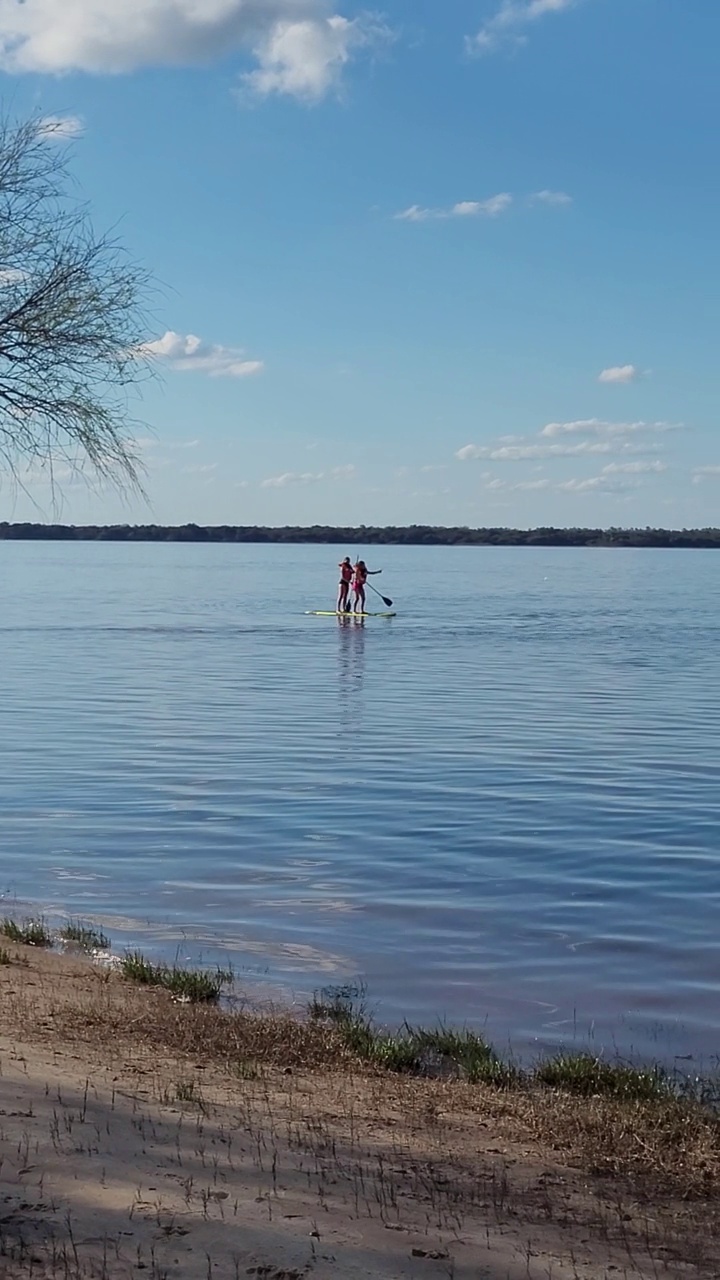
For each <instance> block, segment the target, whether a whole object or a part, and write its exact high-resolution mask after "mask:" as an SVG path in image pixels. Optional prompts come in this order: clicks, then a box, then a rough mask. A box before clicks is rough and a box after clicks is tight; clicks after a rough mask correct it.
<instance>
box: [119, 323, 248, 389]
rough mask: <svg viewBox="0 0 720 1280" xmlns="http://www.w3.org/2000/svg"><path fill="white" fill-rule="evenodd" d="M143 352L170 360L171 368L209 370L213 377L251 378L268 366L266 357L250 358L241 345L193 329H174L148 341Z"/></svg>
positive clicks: (197, 371)
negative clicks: (206, 338) (218, 340)
mask: <svg viewBox="0 0 720 1280" xmlns="http://www.w3.org/2000/svg"><path fill="white" fill-rule="evenodd" d="M139 354H140V355H143V356H151V357H152V358H153V359H155V360H166V361H167V362H168V364H169V365H170V368H171V369H179V370H180V371H181V372H189V371H194V372H196V373H206V374H208V376H209V377H211V378H248V377H251V376H252V375H253V374H255V373H261V372H262V370H263V368H264V365H263V362H262V360H246V359H245V357H244V352H243V351H242V350H241V349H240V348H239V347H222V346H216V345H213V344H211V343H208V342H203V340H202V338H198V337H196V336H195V334H193V333H188V334H182V333H175V332H174V331H173V330H172V329H168V331H167V333H165V334H163V336H162V338H157V339H156V340H155V341H154V342H146V343H145V345H144V346H142V347H140V348H139Z"/></svg>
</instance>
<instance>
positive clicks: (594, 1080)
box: [533, 1053, 673, 1102]
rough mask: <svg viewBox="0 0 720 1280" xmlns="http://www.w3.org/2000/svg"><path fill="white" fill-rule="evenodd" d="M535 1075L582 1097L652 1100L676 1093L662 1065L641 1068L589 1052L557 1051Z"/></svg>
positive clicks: (540, 1080) (554, 1086)
mask: <svg viewBox="0 0 720 1280" xmlns="http://www.w3.org/2000/svg"><path fill="white" fill-rule="evenodd" d="M533 1078H534V1079H535V1080H536V1081H537V1082H538V1084H544V1085H547V1086H548V1087H549V1088H551V1089H559V1090H561V1091H562V1092H563V1093H573V1094H577V1095H579V1096H580V1097H583V1098H592V1097H605V1098H618V1099H619V1100H621V1101H623V1102H649V1101H652V1100H655V1099H661V1098H667V1097H669V1096H671V1094H672V1093H673V1088H672V1084H671V1082H670V1080H669V1079H668V1077H667V1076H666V1074H665V1073H664V1072H663V1071H662V1069H661V1068H660V1067H653V1068H652V1069H650V1070H642V1069H640V1068H638V1067H632V1066H628V1065H627V1064H626V1063H623V1062H604V1061H603V1060H602V1059H601V1058H594V1057H593V1056H592V1055H591V1054H588V1053H569V1054H558V1056H557V1057H555V1058H549V1059H548V1060H547V1061H545V1062H540V1063H539V1064H538V1065H537V1066H536V1068H535V1070H534V1072H533Z"/></svg>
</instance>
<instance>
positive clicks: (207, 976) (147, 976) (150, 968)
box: [120, 951, 233, 1004]
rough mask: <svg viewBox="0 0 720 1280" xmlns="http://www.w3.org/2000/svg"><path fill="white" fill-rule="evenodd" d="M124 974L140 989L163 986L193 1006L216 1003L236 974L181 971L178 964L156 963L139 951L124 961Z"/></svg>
mask: <svg viewBox="0 0 720 1280" xmlns="http://www.w3.org/2000/svg"><path fill="white" fill-rule="evenodd" d="M120 972H121V974H122V976H123V977H124V978H127V979H128V980H129V981H130V982H137V983H139V985H140V986H146V987H162V988H163V990H164V991H169V992H170V993H171V994H172V995H174V996H177V997H178V999H181V1000H187V1001H188V1002H189V1003H190V1004H214V1003H215V1002H216V1001H217V1000H219V998H220V994H221V992H222V989H223V987H225V986H227V985H228V984H229V983H230V982H232V979H233V975H232V973H231V972H229V971H227V970H224V969H219V968H218V969H216V970H215V971H214V972H209V971H208V970H205V969H181V968H179V967H178V966H177V965H172V966H170V965H165V964H153V963H152V962H151V961H150V960H147V959H146V958H145V956H144V955H142V954H141V953H140V952H139V951H128V952H126V954H125V955H124V956H123V958H122V960H121V962H120Z"/></svg>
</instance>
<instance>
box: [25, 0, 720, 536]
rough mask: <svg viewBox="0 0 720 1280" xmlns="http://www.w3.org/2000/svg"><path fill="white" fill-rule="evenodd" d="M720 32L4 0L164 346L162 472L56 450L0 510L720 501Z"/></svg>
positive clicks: (158, 438) (539, 515) (295, 510)
mask: <svg viewBox="0 0 720 1280" xmlns="http://www.w3.org/2000/svg"><path fill="white" fill-rule="evenodd" d="M371 2H372V0H371ZM719 41H720V6H719V5H716V4H712V3H708V0H685V2H684V3H683V4H682V5H679V4H678V3H677V0H449V3H440V0H384V3H383V0H378V7H377V8H373V9H372V10H370V9H368V8H367V7H365V6H363V5H361V4H356V3H355V0H334V2H332V3H331V2H330V0H328V2H327V3H326V2H325V0H123V3H119V0H23V2H22V3H21V2H20V0H0V75H1V76H2V86H1V87H0V94H1V96H2V101H3V106H4V110H5V111H6V113H8V112H9V113H10V114H12V115H13V116H19V117H21V118H22V117H24V116H25V115H30V114H37V113H40V115H41V116H43V117H48V118H50V119H52V120H54V121H56V122H59V125H58V126H57V130H56V131H57V132H58V133H60V134H61V135H62V138H61V139H59V138H55V140H54V141H53V143H52V145H63V146H67V147H68V148H69V150H70V157H69V160H70V165H71V168H72V172H73V174H74V176H75V178H76V179H77V181H78V183H79V185H80V188H81V189H82V191H83V193H84V195H85V196H86V197H87V199H88V201H89V203H90V207H91V209H92V216H93V221H94V223H95V225H96V227H97V229H98V230H105V229H106V228H107V227H113V228H114V229H115V230H116V232H117V233H118V234H119V235H120V236H121V238H122V240H123V241H124V243H125V244H126V245H127V247H128V248H129V250H130V251H131V253H132V255H133V257H134V258H136V259H137V260H139V261H140V262H141V263H142V264H143V265H144V266H146V267H147V268H148V269H149V270H150V272H151V273H152V275H153V277H154V278H155V280H156V281H157V282H158V290H157V294H156V297H155V300H154V302H153V312H152V317H151V319H152V332H151V333H149V334H148V342H149V343H150V344H151V353H152V361H153V365H154V367H155V368H156V369H157V372H158V373H159V375H160V376H159V377H158V378H157V379H156V380H153V382H152V383H151V384H150V385H149V386H147V387H146V388H145V391H144V395H143V400H142V403H141V404H140V405H139V406H138V407H137V412H138V414H139V415H140V416H141V418H142V425H140V426H139V427H138V431H137V436H136V440H137V449H138V451H139V453H140V455H141V457H142V460H143V464H144V468H145V480H144V485H145V494H146V496H145V497H140V496H134V497H133V496H130V497H128V496H127V495H126V496H125V497H121V496H119V495H117V494H116V493H115V492H113V491H112V490H111V489H103V488H99V487H98V486H97V485H94V486H88V485H87V484H86V483H85V482H84V481H82V480H80V479H73V478H72V477H70V476H64V475H62V474H60V476H59V478H58V477H56V481H57V483H56V488H55V490H54V496H53V490H51V487H50V485H49V481H48V477H47V475H44V474H38V473H37V472H33V473H30V474H28V475H27V476H26V478H25V479H26V483H25V484H24V487H23V488H21V489H17V488H16V487H14V486H13V485H12V484H11V483H10V482H9V481H8V480H7V478H5V479H4V481H3V483H2V485H1V486H0V509H1V510H2V516H1V517H0V518H3V519H8V520H24V519H35V520H38V519H39V520H45V519H55V518H59V519H63V520H65V521H67V522H72V523H78V524H79V523H85V522H88V521H92V522H102V523H111V522H116V521H122V522H130V523H135V522H142V523H146V522H157V523H163V524H179V523H185V522H189V521H194V522H196V523H198V524H221V523H230V524H268V525H277V524H296V523H298V524H337V523H342V524H353V525H359V524H366V525H372V524H411V523H418V524H460V525H472V526H475V525H510V526H517V527H528V526H534V525H556V526H573V525H592V526H597V525H603V526H607V525H625V526H627V525H633V526H636V525H642V526H644V525H662V526H666V527H667V526H673V527H683V526H704V525H708V524H718V523H720V440H719V439H718V420H717V414H718V397H717V395H716V388H715V371H716V367H717V363H718V310H717V298H718V283H719V281H718V265H719V263H718V257H719V254H718V234H717V228H718V226H720V183H718V180H717V175H718V159H719V158H720V157H719V154H718V150H719V148H718V129H717V125H718V107H719V106H720V88H719V82H718V77H717V64H716V59H717V48H718V42H719Z"/></svg>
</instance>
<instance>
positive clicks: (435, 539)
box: [0, 521, 720, 550]
mask: <svg viewBox="0 0 720 1280" xmlns="http://www.w3.org/2000/svg"><path fill="white" fill-rule="evenodd" d="M0 541H5V542H37V541H49V542H186V543H188V542H193V543H198V542H201V543H236V544H245V545H247V544H258V543H260V544H282V545H288V544H296V545H320V546H323V545H324V546H327V545H335V544H337V545H345V544H351V545H353V546H366V547H368V546H409V547H437V546H452V547H526V546H528V547H599V548H603V547H604V548H615V549H622V548H653V547H655V548H666V549H676V550H683V549H685V550H693V549H704V550H715V549H718V548H720V529H718V528H709V529H650V528H645V529H639V528H631V527H630V528H613V529H592V528H584V529H583V528H572V529H569V528H562V527H555V526H547V527H543V528H536V529H510V528H504V527H494V528H469V527H466V526H460V525H457V526H453V525H377V526H365V525H362V526H359V527H358V526H340V525H312V526H305V525H266V526H263V525H197V524H192V523H190V524H184V525H129V524H123V525H63V524H43V523H33V522H31V521H23V522H18V523H15V524H11V523H8V522H7V521H0Z"/></svg>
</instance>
